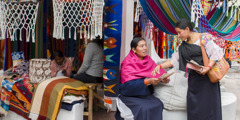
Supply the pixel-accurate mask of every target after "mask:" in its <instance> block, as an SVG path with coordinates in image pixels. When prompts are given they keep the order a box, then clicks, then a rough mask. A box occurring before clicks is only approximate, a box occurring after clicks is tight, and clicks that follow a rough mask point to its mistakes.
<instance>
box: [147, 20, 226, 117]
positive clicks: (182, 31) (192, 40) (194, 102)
mask: <svg viewBox="0 0 240 120" xmlns="http://www.w3.org/2000/svg"><path fill="white" fill-rule="evenodd" d="M175 30H176V32H177V33H178V37H180V38H182V40H184V41H183V42H182V44H181V46H180V47H179V49H178V50H177V52H175V53H174V54H173V55H172V58H171V59H170V60H168V61H166V62H165V63H162V64H160V65H158V66H157V67H155V69H154V70H153V72H152V74H153V75H154V74H155V73H159V69H160V68H161V69H163V68H168V67H171V66H177V67H178V66H179V69H180V70H182V71H185V72H186V64H187V61H190V60H194V61H196V62H197V63H198V64H200V65H202V66H203V59H202V51H201V47H200V42H201V43H202V44H203V46H204V48H205V49H206V52H207V55H208V57H209V59H210V62H209V64H208V66H207V67H205V66H203V69H202V70H201V71H195V70H190V69H189V73H188V91H187V118H188V120H222V111H221V95H220V87H219V83H211V82H210V80H209V77H208V75H207V74H206V73H207V72H208V71H209V70H210V69H211V68H212V66H213V65H214V64H215V63H216V61H218V60H220V59H221V58H222V57H223V51H222V49H221V48H220V47H219V46H217V45H216V44H215V43H214V42H213V37H212V36H211V34H208V33H197V32H194V31H193V26H192V24H191V22H190V21H188V20H186V19H181V20H180V21H178V22H177V23H176V24H175ZM201 39H202V40H201Z"/></svg>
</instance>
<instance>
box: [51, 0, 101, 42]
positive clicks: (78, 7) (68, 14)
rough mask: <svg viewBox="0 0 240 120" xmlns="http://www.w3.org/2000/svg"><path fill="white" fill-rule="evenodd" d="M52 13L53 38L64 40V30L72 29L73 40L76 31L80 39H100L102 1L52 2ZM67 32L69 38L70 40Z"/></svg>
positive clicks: (62, 0)
mask: <svg viewBox="0 0 240 120" xmlns="http://www.w3.org/2000/svg"><path fill="white" fill-rule="evenodd" d="M52 1H53V11H54V28H53V29H54V30H53V37H54V38H57V39H63V40H64V39H65V37H64V35H65V33H64V30H65V29H66V28H68V29H70V28H74V39H75V40H76V38H77V29H79V30H80V34H79V35H80V38H82V35H84V38H87V39H91V40H92V39H93V38H95V37H96V36H100V38H102V19H103V6H104V1H103V0H52ZM70 32H71V30H69V35H70V36H69V38H71V34H70Z"/></svg>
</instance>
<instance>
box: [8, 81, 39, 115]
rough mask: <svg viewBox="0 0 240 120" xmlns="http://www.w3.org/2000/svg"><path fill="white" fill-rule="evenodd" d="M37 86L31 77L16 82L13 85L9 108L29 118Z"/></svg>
mask: <svg viewBox="0 0 240 120" xmlns="http://www.w3.org/2000/svg"><path fill="white" fill-rule="evenodd" d="M36 86H37V84H34V83H31V82H30V80H29V79H24V80H22V81H18V82H16V83H15V84H14V85H13V87H12V93H11V99H10V108H9V109H10V110H11V111H13V112H15V113H17V114H19V115H21V116H23V117H24V118H26V119H29V118H28V115H29V110H30V106H31V100H32V96H33V92H34V90H35V88H36Z"/></svg>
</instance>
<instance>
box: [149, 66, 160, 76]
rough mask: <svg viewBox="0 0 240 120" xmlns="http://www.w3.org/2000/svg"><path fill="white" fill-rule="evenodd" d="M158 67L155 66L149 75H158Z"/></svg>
mask: <svg viewBox="0 0 240 120" xmlns="http://www.w3.org/2000/svg"><path fill="white" fill-rule="evenodd" d="M160 69H161V68H160V65H157V66H156V67H155V68H154V70H153V71H152V73H151V75H152V76H156V73H157V74H160Z"/></svg>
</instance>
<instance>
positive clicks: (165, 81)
mask: <svg viewBox="0 0 240 120" xmlns="http://www.w3.org/2000/svg"><path fill="white" fill-rule="evenodd" d="M159 81H160V82H161V83H169V81H170V77H167V78H164V79H159Z"/></svg>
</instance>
